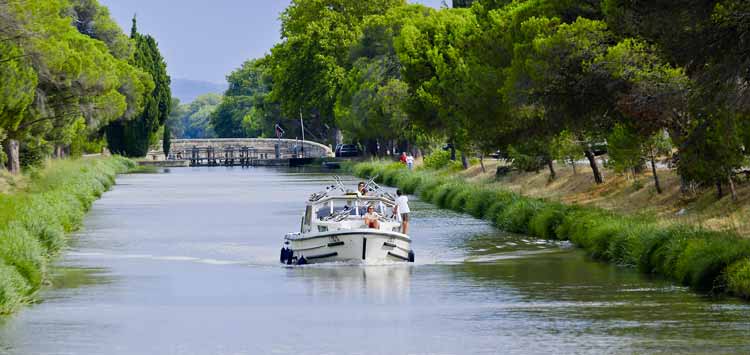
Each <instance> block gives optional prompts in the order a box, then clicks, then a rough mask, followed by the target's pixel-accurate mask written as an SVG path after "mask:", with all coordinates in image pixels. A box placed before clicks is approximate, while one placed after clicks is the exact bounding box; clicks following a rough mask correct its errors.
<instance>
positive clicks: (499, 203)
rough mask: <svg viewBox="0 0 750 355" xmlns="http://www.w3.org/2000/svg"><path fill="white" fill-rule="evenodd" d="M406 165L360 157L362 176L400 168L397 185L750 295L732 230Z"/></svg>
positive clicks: (747, 254) (740, 243)
mask: <svg viewBox="0 0 750 355" xmlns="http://www.w3.org/2000/svg"><path fill="white" fill-rule="evenodd" d="M399 165H400V164H398V163H396V164H384V163H379V162H370V163H360V164H356V165H354V166H353V167H352V171H353V172H354V173H356V174H357V175H358V176H362V177H364V176H370V175H375V174H384V175H385V174H388V172H398V174H397V175H394V177H392V178H389V179H390V180H392V181H394V183H395V184H398V185H399V186H402V185H401V184H413V181H419V188H418V189H417V190H416V191H417V193H418V194H419V195H420V197H421V198H422V200H425V201H430V202H432V203H435V204H437V205H438V206H440V207H444V208H450V209H452V210H454V211H458V212H468V213H470V214H472V215H473V216H476V217H483V218H484V219H486V220H489V221H491V222H493V223H495V224H496V225H497V226H498V227H500V228H502V229H504V230H507V231H510V232H517V233H524V234H529V235H531V236H534V237H540V238H545V239H558V240H570V241H571V242H573V243H574V244H576V245H578V246H579V247H581V248H583V249H585V250H586V251H587V252H588V253H589V254H590V255H591V256H592V257H594V258H598V259H602V260H608V261H611V262H613V263H616V264H618V265H622V266H627V267H635V268H638V269H639V270H640V271H642V272H646V273H654V274H660V275H664V276H667V277H670V278H673V279H675V280H677V281H678V282H681V283H683V284H685V285H689V286H691V287H693V288H695V289H697V290H705V291H709V290H710V291H712V292H717V293H718V292H725V291H726V292H730V293H732V294H735V295H738V296H741V297H745V298H747V297H750V286H749V285H750V282H748V280H750V240H748V239H744V238H740V237H737V236H735V235H732V234H730V233H721V232H708V231H705V230H701V229H694V228H687V227H680V226H677V227H669V228H664V227H659V226H656V225H654V224H653V223H651V222H649V221H644V220H643V219H634V218H626V217H622V216H618V215H616V214H613V213H610V212H607V211H604V210H599V209H594V208H584V207H576V206H565V205H562V204H560V203H556V202H545V201H542V200H537V199H532V198H526V197H522V196H518V195H516V194H514V193H511V192H508V191H502V190H496V189H492V188H489V187H486V186H483V185H481V184H471V183H467V182H463V181H460V180H456V179H449V178H445V177H442V176H440V175H439V174H437V173H435V172H434V171H433V172H430V171H428V170H423V171H418V172H410V171H407V170H403V168H402V167H399Z"/></svg>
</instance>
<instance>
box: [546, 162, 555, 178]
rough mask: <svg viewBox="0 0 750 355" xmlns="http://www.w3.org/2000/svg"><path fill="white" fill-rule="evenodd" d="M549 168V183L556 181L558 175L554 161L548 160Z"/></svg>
mask: <svg viewBox="0 0 750 355" xmlns="http://www.w3.org/2000/svg"><path fill="white" fill-rule="evenodd" d="M547 167H548V168H549V181H553V180H555V179H556V178H557V173H555V165H554V163H553V161H552V159H547Z"/></svg>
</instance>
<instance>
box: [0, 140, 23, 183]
mask: <svg viewBox="0 0 750 355" xmlns="http://www.w3.org/2000/svg"><path fill="white" fill-rule="evenodd" d="M18 145H19V143H18V141H17V140H15V139H7V140H6V141H5V145H4V146H3V148H4V149H5V155H7V156H8V163H7V168H8V172H10V173H11V174H13V175H17V174H19V173H20V172H21V160H20V157H19V153H18Z"/></svg>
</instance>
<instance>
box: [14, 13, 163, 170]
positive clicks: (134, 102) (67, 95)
mask: <svg viewBox="0 0 750 355" xmlns="http://www.w3.org/2000/svg"><path fill="white" fill-rule="evenodd" d="M0 17H2V19H1V20H2V23H3V26H2V28H0V38H2V41H0V42H2V43H0V47H2V48H0V53H3V55H2V58H0V61H2V64H3V65H2V66H0V67H1V68H0V78H1V79H2V80H0V83H2V84H0V97H2V98H0V127H2V129H3V130H4V131H5V132H6V133H7V137H6V138H7V139H13V140H19V141H20V142H21V147H22V148H23V147H26V149H25V150H24V151H23V152H22V153H21V159H23V160H25V162H26V164H25V165H27V166H28V165H34V164H36V163H37V162H38V161H40V160H44V159H46V158H47V156H48V155H49V153H48V152H44V153H46V154H45V155H44V156H41V157H40V156H37V155H36V154H37V153H40V152H43V151H40V150H38V149H36V148H39V147H41V146H42V145H44V144H49V145H50V146H53V145H54V146H58V147H65V146H70V145H72V144H74V143H75V142H77V141H78V142H80V141H81V140H83V139H89V138H93V139H91V140H93V141H98V138H99V137H101V134H102V133H101V132H102V131H101V128H102V127H104V126H106V125H107V124H108V123H109V122H111V121H112V120H115V119H117V118H118V117H125V118H130V117H132V116H133V115H134V112H135V111H138V110H139V109H140V107H141V105H142V100H141V97H142V95H143V94H144V93H145V92H147V89H148V88H149V87H151V86H152V85H153V83H152V80H151V78H149V77H148V75H147V74H146V73H144V72H143V71H141V70H139V69H138V68H136V67H135V66H133V65H130V64H129V63H128V61H129V60H130V59H131V58H130V57H131V53H132V50H131V47H132V46H131V43H130V40H129V39H128V38H127V37H126V36H125V35H124V34H123V33H122V32H121V31H120V29H119V27H117V25H116V24H115V22H114V21H113V20H112V19H111V18H110V16H109V13H108V12H107V10H106V8H104V7H102V6H100V5H99V4H98V2H96V1H95V0H86V1H84V0H70V1H68V0H50V1H31V2H29V1H11V2H3V3H0ZM6 56H7V57H6ZM81 123H83V124H81ZM4 139H5V138H4ZM80 147H81V144H80V143H79V144H78V147H77V150H78V151H80ZM13 155H14V157H13V158H14V162H15V159H17V157H16V156H15V154H13Z"/></svg>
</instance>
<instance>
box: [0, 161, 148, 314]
mask: <svg viewBox="0 0 750 355" xmlns="http://www.w3.org/2000/svg"><path fill="white" fill-rule="evenodd" d="M133 167H134V164H133V162H132V161H130V160H128V159H125V158H120V157H111V158H97V159H79V160H63V161H54V162H51V163H50V164H49V165H48V166H47V167H45V168H42V169H38V170H31V171H29V172H27V175H28V179H29V182H28V184H27V186H26V187H25V188H24V189H23V190H21V191H15V192H13V193H10V194H0V313H2V314H8V313H12V312H13V311H15V310H16V309H17V308H18V307H19V306H20V305H22V304H24V303H26V302H28V301H29V300H31V299H33V296H34V294H35V292H36V291H37V290H39V288H40V287H41V285H42V283H43V281H44V280H45V277H46V269H47V264H48V263H49V261H50V259H51V258H52V257H53V256H54V255H56V254H57V253H59V252H60V250H61V249H62V248H64V246H65V245H66V233H69V232H72V231H74V230H76V229H78V228H79V227H80V225H81V223H82V221H83V217H84V214H85V213H86V211H88V210H89V208H91V205H92V204H93V202H94V201H95V200H96V199H97V198H99V197H100V196H101V195H102V194H103V193H104V192H105V191H107V190H108V189H109V187H110V186H112V184H114V181H115V180H114V179H115V176H116V175H117V174H119V173H124V172H126V171H128V169H131V168H133Z"/></svg>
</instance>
